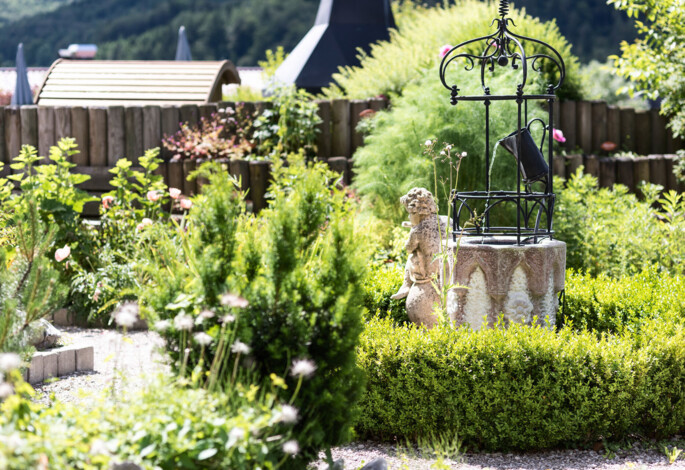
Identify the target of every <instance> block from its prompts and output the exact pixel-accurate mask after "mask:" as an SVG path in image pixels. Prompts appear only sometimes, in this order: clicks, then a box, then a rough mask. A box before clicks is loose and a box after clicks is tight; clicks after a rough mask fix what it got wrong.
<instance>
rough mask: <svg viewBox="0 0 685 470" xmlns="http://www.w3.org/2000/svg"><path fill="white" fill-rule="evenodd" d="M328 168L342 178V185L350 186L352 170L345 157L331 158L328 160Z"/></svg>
mask: <svg viewBox="0 0 685 470" xmlns="http://www.w3.org/2000/svg"><path fill="white" fill-rule="evenodd" d="M328 166H329V167H330V168H331V170H333V171H335V172H336V173H340V175H341V176H342V183H343V184H345V185H348V184H350V170H349V165H348V164H347V158H345V157H331V158H329V159H328Z"/></svg>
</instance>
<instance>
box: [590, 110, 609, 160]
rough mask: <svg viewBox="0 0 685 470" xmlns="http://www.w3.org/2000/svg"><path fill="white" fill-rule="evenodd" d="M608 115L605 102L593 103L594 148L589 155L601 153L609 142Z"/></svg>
mask: <svg viewBox="0 0 685 470" xmlns="http://www.w3.org/2000/svg"><path fill="white" fill-rule="evenodd" d="M607 114H608V111H607V104H606V102H605V101H593V102H592V124H591V126H592V148H591V149H589V152H588V153H590V152H595V151H599V150H600V149H601V148H602V144H603V143H604V142H606V141H607Z"/></svg>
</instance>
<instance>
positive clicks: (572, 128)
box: [557, 101, 577, 152]
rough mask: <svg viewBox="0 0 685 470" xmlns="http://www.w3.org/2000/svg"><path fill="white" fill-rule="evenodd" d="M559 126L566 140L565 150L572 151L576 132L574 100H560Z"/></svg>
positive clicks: (575, 141)
mask: <svg viewBox="0 0 685 470" xmlns="http://www.w3.org/2000/svg"><path fill="white" fill-rule="evenodd" d="M559 110H560V116H559V126H557V127H559V128H560V129H561V131H562V132H563V133H564V137H565V138H566V142H565V143H564V148H566V150H567V151H569V152H573V151H574V150H575V149H576V145H577V133H576V102H575V101H562V102H560V103H559Z"/></svg>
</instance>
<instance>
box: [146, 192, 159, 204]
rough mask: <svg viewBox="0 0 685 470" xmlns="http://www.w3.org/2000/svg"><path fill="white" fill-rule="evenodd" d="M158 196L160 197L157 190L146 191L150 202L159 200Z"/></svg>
mask: <svg viewBox="0 0 685 470" xmlns="http://www.w3.org/2000/svg"><path fill="white" fill-rule="evenodd" d="M160 197H162V195H161V194H160V193H159V191H148V192H147V200H148V201H150V202H157V201H159V198H160Z"/></svg>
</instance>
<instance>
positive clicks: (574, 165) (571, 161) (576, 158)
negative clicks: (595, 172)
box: [566, 155, 583, 179]
mask: <svg viewBox="0 0 685 470" xmlns="http://www.w3.org/2000/svg"><path fill="white" fill-rule="evenodd" d="M582 164H583V156H582V155H567V156H566V179H568V178H570V177H571V176H572V175H573V174H575V172H576V171H577V170H578V168H580V166H581V165H582Z"/></svg>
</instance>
